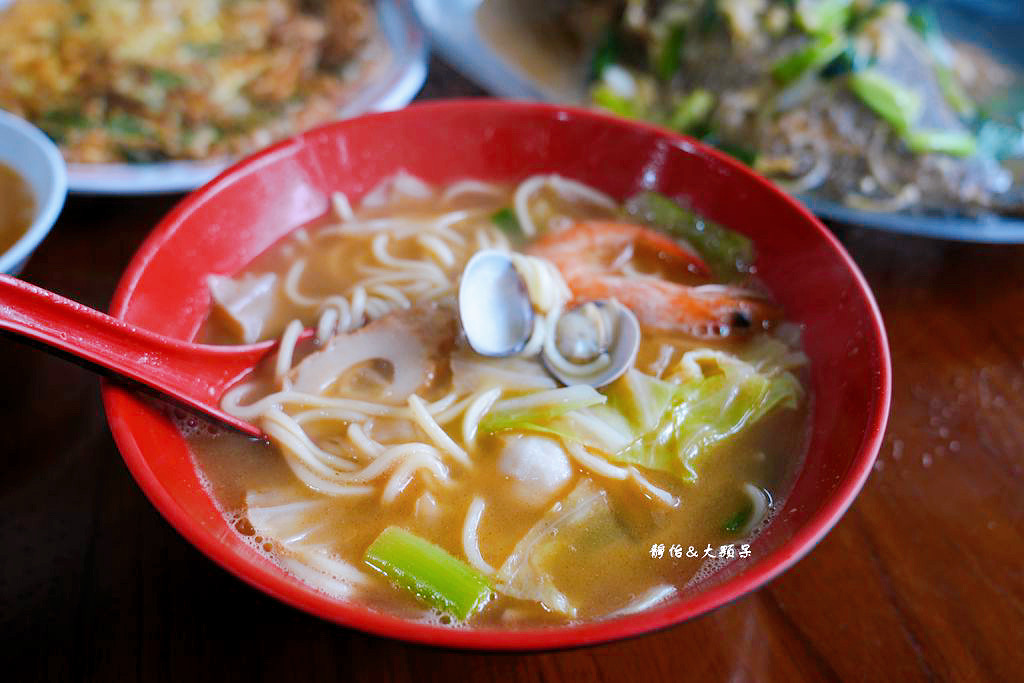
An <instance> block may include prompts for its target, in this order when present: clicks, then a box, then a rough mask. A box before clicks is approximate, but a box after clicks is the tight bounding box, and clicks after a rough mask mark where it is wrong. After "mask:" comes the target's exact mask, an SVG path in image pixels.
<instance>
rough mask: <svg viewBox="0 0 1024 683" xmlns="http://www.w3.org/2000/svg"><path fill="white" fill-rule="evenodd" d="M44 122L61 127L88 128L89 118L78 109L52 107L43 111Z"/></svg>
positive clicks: (44, 123)
mask: <svg viewBox="0 0 1024 683" xmlns="http://www.w3.org/2000/svg"><path fill="white" fill-rule="evenodd" d="M42 123H43V125H53V126H59V127H61V128H86V127H88V126H89V119H88V118H86V116H85V114H83V113H82V112H81V111H79V110H78V109H51V110H50V111H48V112H45V113H43V116H42Z"/></svg>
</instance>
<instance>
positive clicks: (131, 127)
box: [107, 114, 145, 135]
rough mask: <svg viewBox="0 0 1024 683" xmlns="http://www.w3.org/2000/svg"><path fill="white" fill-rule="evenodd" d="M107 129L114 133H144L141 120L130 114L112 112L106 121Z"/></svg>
mask: <svg viewBox="0 0 1024 683" xmlns="http://www.w3.org/2000/svg"><path fill="white" fill-rule="evenodd" d="M107 130H109V131H110V132H111V133H114V134H115V135H142V134H143V133H145V128H144V127H143V125H142V121H141V120H140V119H139V118H138V117H135V116H132V115H131V114H114V115H113V116H111V117H110V120H109V121H108V122H107Z"/></svg>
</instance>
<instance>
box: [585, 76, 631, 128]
mask: <svg viewBox="0 0 1024 683" xmlns="http://www.w3.org/2000/svg"><path fill="white" fill-rule="evenodd" d="M590 97H591V99H592V100H593V101H594V104H596V105H597V106H599V107H601V108H602V109H607V110H608V111H610V112H611V113H613V114H617V115H618V116H621V117H623V118H627V119H642V118H643V112H642V111H641V110H640V107H639V106H637V103H636V102H635V101H634V100H631V99H630V98H628V97H623V96H622V95H620V94H618V93H617V92H615V91H614V90H612V89H611V87H610V86H609V85H607V84H605V83H601V84H598V85H595V86H594V88H593V89H592V90H591V92H590Z"/></svg>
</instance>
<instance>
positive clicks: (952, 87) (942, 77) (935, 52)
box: [907, 7, 977, 118]
mask: <svg viewBox="0 0 1024 683" xmlns="http://www.w3.org/2000/svg"><path fill="white" fill-rule="evenodd" d="M907 23H909V24H910V26H911V27H912V28H913V29H914V30H915V31H916V32H917V33H918V34H919V35H920V36H921V38H922V40H924V42H925V44H926V45H927V46H928V49H929V51H930V52H931V53H932V61H933V62H934V64H933V66H934V70H935V77H936V79H937V80H938V82H939V88H940V89H941V90H942V95H943V97H945V98H946V101H947V102H949V104H950V106H952V107H953V109H954V110H956V113H957V114H959V115H960V116H963V117H966V118H971V117H973V116H974V115H975V113H976V110H977V107H976V106H975V104H974V102H973V101H972V100H971V98H970V97H969V96H968V95H967V93H966V92H965V91H964V89H963V86H962V85H961V84H960V81H959V80H958V79H957V77H956V73H954V71H953V68H952V64H953V59H954V53H953V49H952V48H951V47H950V46H949V43H948V42H946V39H945V37H944V36H943V35H942V30H941V29H940V28H939V22H938V19H936V17H935V12H934V11H932V8H930V7H915V8H914V9H913V10H911V12H910V13H909V14H908V15H907Z"/></svg>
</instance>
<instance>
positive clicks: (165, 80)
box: [149, 69, 185, 90]
mask: <svg viewBox="0 0 1024 683" xmlns="http://www.w3.org/2000/svg"><path fill="white" fill-rule="evenodd" d="M149 75H150V78H152V79H153V82H154V83H156V84H157V85H159V86H160V87H161V88H166V89H168V90H170V89H171V88H180V87H181V86H183V85H185V78H184V77H183V76H182V75H181V74H177V73H175V72H173V71H168V70H167V69H150V70H149Z"/></svg>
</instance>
